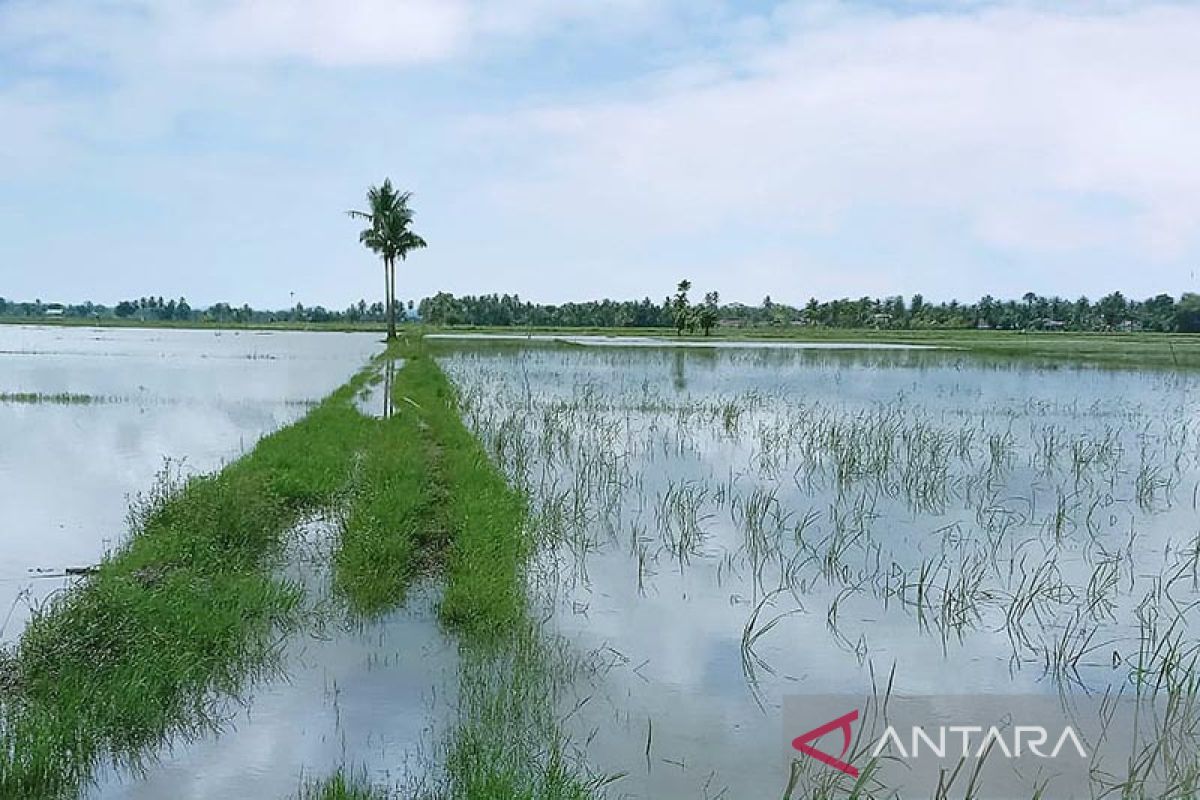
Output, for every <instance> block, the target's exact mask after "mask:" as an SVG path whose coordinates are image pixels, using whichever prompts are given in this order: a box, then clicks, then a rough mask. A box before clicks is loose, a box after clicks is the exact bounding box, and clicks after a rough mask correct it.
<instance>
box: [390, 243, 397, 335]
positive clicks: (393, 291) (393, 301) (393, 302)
mask: <svg viewBox="0 0 1200 800" xmlns="http://www.w3.org/2000/svg"><path fill="white" fill-rule="evenodd" d="M391 305H392V306H396V305H398V303H397V302H396V259H391ZM391 318H392V323H391V330H392V336H395V330H396V312H395V311H394V312H392V315H391Z"/></svg>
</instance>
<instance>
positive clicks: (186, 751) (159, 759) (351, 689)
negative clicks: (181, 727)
mask: <svg viewBox="0 0 1200 800" xmlns="http://www.w3.org/2000/svg"><path fill="white" fill-rule="evenodd" d="M334 531H335V523H332V522H330V521H326V520H313V521H311V522H309V523H308V524H306V525H303V526H301V527H300V529H299V530H297V531H295V532H294V533H293V536H292V537H291V538H290V541H289V547H288V553H287V559H286V561H287V564H288V567H287V572H288V577H289V578H291V579H294V580H297V581H299V582H301V584H302V585H303V586H304V587H305V590H306V595H307V597H308V601H307V608H306V614H305V616H306V624H305V625H304V626H303V629H302V630H301V631H299V632H297V633H295V634H294V635H292V637H291V638H289V639H288V641H287V642H286V643H285V645H284V647H285V651H284V662H283V664H282V666H281V674H280V675H279V676H277V677H276V678H274V679H269V680H266V681H264V682H262V683H261V684H260V685H258V686H255V687H252V689H251V691H250V694H249V695H248V696H246V697H242V698H237V699H236V700H229V701H227V702H226V704H225V708H226V714H225V717H226V718H225V721H224V724H222V725H221V727H220V730H219V731H218V732H215V733H209V734H206V735H204V736H202V737H201V738H200V739H198V740H195V741H175V742H173V743H170V744H169V745H167V746H165V747H163V748H161V749H160V751H159V752H157V753H153V754H148V756H149V757H148V759H147V761H148V764H147V766H146V768H145V770H144V771H143V772H140V773H131V772H130V771H129V770H126V769H123V770H116V769H111V768H110V769H108V770H106V771H104V772H103V773H102V774H100V775H99V776H97V779H96V783H95V786H93V787H92V788H91V789H90V791H89V792H88V794H87V797H88V798H89V800H160V799H161V798H167V797H169V798H178V800H205V799H206V798H214V797H220V798H226V797H228V798H239V797H246V798H286V797H295V796H297V794H298V792H299V790H300V787H301V786H302V784H303V783H304V781H305V779H316V780H320V779H322V778H327V777H328V776H330V775H332V774H334V773H335V772H336V771H338V770H339V769H342V770H345V771H346V772H347V773H348V774H354V775H362V776H365V777H366V778H367V779H368V780H369V781H370V782H371V783H373V784H375V785H378V786H404V787H407V788H412V789H415V788H425V787H427V786H428V785H429V784H430V783H431V782H432V781H434V780H435V778H434V777H433V776H432V773H431V767H430V765H431V764H434V763H437V761H438V757H437V750H438V748H439V747H440V745H441V742H442V741H443V740H444V739H445V736H446V733H447V726H448V724H449V721H450V720H451V719H452V718H453V715H454V709H455V703H456V701H457V669H458V655H457V649H456V648H455V645H454V643H453V642H451V641H450V640H448V639H447V638H446V637H445V636H443V635H442V632H441V630H440V629H439V627H438V623H437V614H436V604H437V600H438V597H439V595H438V590H437V588H436V587H435V586H433V585H431V584H425V583H422V584H418V585H417V586H415V587H413V588H412V589H410V590H409V592H408V595H407V602H406V604H405V608H403V609H400V610H398V611H393V612H390V613H387V614H385V615H383V616H382V617H381V618H379V619H375V620H370V621H362V620H356V621H351V620H349V619H347V617H346V613H345V611H344V606H343V604H341V603H339V602H337V601H336V600H335V599H334V595H333V591H332V582H331V575H330V570H329V565H330V564H331V563H332V552H331V545H332V542H333V536H334Z"/></svg>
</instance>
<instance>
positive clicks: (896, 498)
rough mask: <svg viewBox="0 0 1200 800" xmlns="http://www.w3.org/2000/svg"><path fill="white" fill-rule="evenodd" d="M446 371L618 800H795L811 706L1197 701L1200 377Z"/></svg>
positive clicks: (943, 365) (512, 359) (905, 361)
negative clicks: (832, 702)
mask: <svg viewBox="0 0 1200 800" xmlns="http://www.w3.org/2000/svg"><path fill="white" fill-rule="evenodd" d="M443 347H444V348H445V352H444V353H443V355H442V356H441V363H442V365H443V368H444V369H446V370H447V372H448V374H449V375H450V376H451V377H452V379H453V380H454V381H455V382H456V384H457V385H458V386H459V388H460V390H461V392H462V397H463V414H464V418H465V419H466V421H467V423H468V425H469V426H470V427H471V428H473V429H474V430H475V431H476V432H477V433H478V434H479V435H480V436H481V437H482V438H483V440H484V442H485V444H486V446H487V447H488V449H489V450H490V452H491V453H492V454H493V455H494V457H495V458H496V459H497V460H498V461H499V462H500V463H501V464H502V465H503V467H504V468H505V470H506V471H507V472H508V474H509V475H510V476H511V478H512V479H513V480H514V481H516V482H518V483H519V484H520V485H522V486H523V487H525V488H526V489H527V490H528V492H529V493H530V495H531V497H532V498H533V504H534V511H535V520H536V523H535V524H536V526H537V534H538V538H539V541H540V542H541V544H542V550H541V554H540V557H539V559H538V562H537V567H536V569H535V570H534V575H533V576H532V580H533V582H534V585H535V587H536V589H535V591H536V593H537V595H538V596H539V597H540V598H541V601H542V602H543V603H544V604H545V614H546V618H547V620H548V626H549V628H550V630H552V631H553V632H555V633H557V634H559V635H561V636H562V637H564V638H565V639H566V640H567V641H569V642H570V643H571V644H572V646H573V647H574V649H575V650H576V651H577V652H578V653H580V654H586V656H587V662H588V664H589V667H588V668H587V669H585V670H582V671H581V672H580V673H579V676H578V677H579V680H578V685H577V686H576V688H575V697H574V699H573V701H572V702H571V703H568V708H566V709H564V711H563V713H564V718H565V719H567V720H568V722H569V725H570V728H571V731H572V733H573V738H574V740H575V741H576V742H579V743H586V752H587V758H588V762H589V764H590V766H591V768H592V769H593V770H595V771H597V772H598V773H602V774H612V775H620V776H622V777H621V778H620V779H619V780H618V781H616V782H615V783H613V784H611V786H610V787H609V789H610V792H609V793H610V795H611V796H613V797H631V798H632V797H641V798H666V797H671V798H675V797H726V798H751V797H764V798H765V797H780V796H783V795H784V790H785V787H787V785H788V783H789V773H788V770H787V769H786V768H785V757H784V755H783V752H784V751H785V750H786V741H787V740H786V739H785V738H784V731H783V720H782V716H781V715H782V711H781V709H782V706H783V702H784V698H785V697H787V696H789V695H821V694H834V693H859V694H866V693H869V692H871V691H873V690H872V687H873V686H874V687H879V686H881V685H883V684H888V685H889V691H892V692H894V693H896V694H908V695H927V694H970V693H981V694H1000V695H1010V694H1011V695H1018V694H1020V695H1030V694H1033V695H1045V696H1046V697H1047V698H1055V697H1059V696H1062V695H1064V694H1076V693H1082V694H1087V693H1091V694H1103V693H1105V692H1125V691H1128V692H1134V693H1135V694H1137V695H1139V696H1141V695H1143V694H1151V695H1157V694H1159V693H1162V694H1163V695H1164V696H1168V697H1171V698H1177V697H1180V696H1182V695H1186V696H1187V697H1189V698H1194V696H1195V670H1194V666H1195V659H1196V656H1197V653H1198V652H1200V649H1198V648H1200V644H1198V639H1197V634H1198V633H1200V629H1198V627H1197V623H1196V616H1197V613H1200V612H1198V611H1197V606H1198V604H1200V514H1198V512H1197V504H1198V498H1200V385H1198V384H1200V379H1198V378H1197V376H1194V375H1181V374H1171V373H1165V372H1138V371H1105V370H1099V369H1089V368H1071V367H1050V366H1042V365H1038V364H1031V363H1021V362H1011V361H1004V362H995V361H989V360H986V359H982V358H977V357H972V356H966V355H963V354H957V353H948V352H936V351H927V352H920V351H898V352H885V351H862V352H852V351H845V352H830V351H820V352H806V351H786V350H777V349H776V350H753V349H741V350H734V349H729V350H715V349H714V350H673V351H672V350H662V349H660V350H655V349H639V350H630V349H622V350H614V349H608V348H603V349H601V348H586V347H563V346H550V345H542V346H537V345H529V346H525V347H515V346H512V345H502V346H501V345H496V346H482V345H478V344H476V345H471V344H468V343H458V344H456V345H454V346H453V348H452V349H451V348H450V347H449V346H448V345H444V346H443ZM800 732H801V731H793V732H791V733H790V735H789V737H788V738H789V739H790V736H795V735H797V734H798V733H800ZM834 752H835V754H836V748H835V749H834ZM795 796H811V795H801V794H796V795H795ZM840 796H844V795H840ZM1026 796H1030V795H1026Z"/></svg>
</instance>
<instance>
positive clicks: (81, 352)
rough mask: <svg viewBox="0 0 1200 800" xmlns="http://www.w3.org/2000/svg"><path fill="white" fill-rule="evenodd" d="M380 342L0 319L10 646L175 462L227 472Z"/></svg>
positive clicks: (0, 590)
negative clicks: (133, 498) (70, 571)
mask: <svg viewBox="0 0 1200 800" xmlns="http://www.w3.org/2000/svg"><path fill="white" fill-rule="evenodd" d="M378 351H379V342H378V337H376V336H374V335H372V334H357V333H354V334H348V333H347V334H343V333H306V332H259V331H195V330H162V329H153V330H149V329H148V330H137V329H110V328H75V327H69V328H68V327H42V326H14V325H0V643H3V642H6V641H13V640H15V639H16V638H17V637H18V636H19V635H20V632H21V630H22V629H23V627H24V624H25V621H26V619H27V618H28V614H29V609H30V608H31V606H32V605H33V604H37V603H40V602H42V601H43V600H44V598H45V597H46V596H47V595H48V594H49V593H51V592H53V591H56V590H58V589H61V588H63V587H64V586H66V585H68V581H67V580H66V579H64V578H62V577H50V576H61V575H62V574H63V572H64V570H65V569H67V568H76V567H86V566H89V565H92V564H95V563H96V562H98V561H99V560H100V558H101V557H102V556H103V555H104V553H105V552H106V551H107V550H108V549H110V548H111V547H113V546H114V545H117V544H119V543H120V542H121V541H122V538H123V536H124V535H125V533H126V524H125V515H126V512H127V510H128V499H127V498H128V497H129V496H130V495H133V494H135V493H137V492H142V491H145V490H147V489H149V488H150V487H151V485H152V484H153V482H154V479H155V475H156V473H158V472H160V471H161V470H162V469H163V468H164V463H165V460H167V459H169V460H170V461H171V462H173V463H175V464H177V465H182V468H183V469H184V470H186V471H189V472H196V471H209V470H212V469H215V468H218V467H219V466H220V465H221V464H222V463H224V462H226V461H228V460H230V459H233V458H236V457H237V456H238V455H239V454H241V453H243V452H244V451H245V450H247V449H248V448H250V447H252V446H253V445H254V443H255V442H256V441H257V440H258V439H259V438H260V437H261V436H262V435H263V434H265V433H268V432H270V431H272V430H275V429H277V428H279V427H281V426H283V425H285V424H287V423H288V422H291V421H293V420H295V419H297V418H298V417H300V416H301V415H303V414H304V413H305V411H306V410H307V409H308V407H309V405H310V404H312V403H315V402H316V401H318V400H320V399H321V398H322V397H324V396H325V395H326V394H328V393H329V392H331V391H332V390H333V389H335V388H336V387H338V386H339V385H341V384H342V383H344V382H345V381H346V380H347V379H348V378H349V377H350V376H351V375H352V374H354V373H355V372H356V371H358V370H359V369H360V368H361V367H362V366H363V365H364V364H365V363H366V362H367V360H368V359H369V358H370V357H371V356H372V355H374V354H375V353H377V352H378ZM6 395H8V396H11V395H21V396H25V399H24V400H21V401H19V402H18V401H14V400H6V399H5V396H6ZM29 395H34V396H40V398H41V399H40V400H39V401H37V402H30V401H29V400H30V398H29V397H28V396H29ZM62 395H69V396H70V398H71V400H72V401H71V402H66V401H65V400H66V398H64V397H62ZM82 401H86V402H82ZM43 576H46V577H43Z"/></svg>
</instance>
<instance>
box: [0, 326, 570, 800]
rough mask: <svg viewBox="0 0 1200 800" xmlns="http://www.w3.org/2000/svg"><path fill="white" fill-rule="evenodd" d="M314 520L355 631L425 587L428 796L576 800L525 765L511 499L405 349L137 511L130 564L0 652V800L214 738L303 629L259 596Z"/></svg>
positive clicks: (553, 766)
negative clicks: (446, 702) (408, 591)
mask: <svg viewBox="0 0 1200 800" xmlns="http://www.w3.org/2000/svg"><path fill="white" fill-rule="evenodd" d="M397 357H402V358H404V359H405V363H404V366H403V367H402V368H401V369H400V370H399V372H398V373H397V374H396V377H395V382H394V385H393V386H391V387H390V388H391V391H392V394H393V398H394V407H395V412H394V413H393V414H392V415H391V416H390V417H388V418H386V419H375V418H371V417H367V416H364V415H363V414H361V413H360V412H359V411H358V410H357V409H356V408H355V405H354V398H355V396H356V395H357V394H359V393H360V392H364V391H366V390H367V389H368V388H369V384H371V383H372V382H378V381H379V380H380V378H379V376H378V370H379V369H380V367H381V366H383V364H385V363H386V360H387V359H394V358H397ZM331 510H340V511H341V512H342V514H341V516H342V520H343V523H342V525H341V528H340V538H339V542H338V547H337V549H336V552H335V556H334V561H335V563H334V584H335V588H336V589H337V590H338V591H339V593H340V594H341V595H342V596H344V597H345V599H346V601H347V604H348V606H349V607H350V608H351V609H352V610H354V611H355V612H356V613H359V614H365V615H371V614H378V613H381V612H383V611H386V610H387V609H389V608H392V607H394V606H396V605H398V604H399V603H401V602H402V601H403V595H404V589H405V587H406V586H407V585H408V583H409V582H410V581H411V579H412V578H413V577H414V576H415V575H416V574H418V573H420V572H422V571H427V570H429V569H433V568H439V567H442V566H443V565H444V569H445V575H446V583H447V585H446V591H445V597H444V601H443V603H442V607H441V617H442V619H443V621H444V622H445V624H446V626H447V628H448V629H450V630H452V631H455V632H459V633H461V634H462V642H463V648H464V652H465V654H466V655H467V657H466V658H464V659H463V661H464V667H463V669H464V675H463V682H464V687H466V688H467V691H465V692H464V697H465V698H466V699H465V701H464V706H463V727H462V728H461V730H460V731H459V733H458V734H457V735H456V736H455V738H454V740H453V741H452V742H451V743H449V745H448V752H447V759H448V768H447V783H446V788H445V791H444V794H446V795H447V796H453V797H469V798H492V797H496V798H499V797H506V798H508V797H530V798H533V797H538V798H543V797H545V798H552V797H583V796H585V795H584V792H583V789H582V788H579V784H578V783H577V782H576V780H575V779H574V778H573V777H572V775H571V774H569V773H568V771H567V770H565V768H563V766H562V763H561V760H560V759H557V758H555V759H552V760H550V761H548V762H547V761H543V760H540V757H541V754H543V753H545V752H548V751H547V748H546V743H547V741H549V740H550V739H553V740H554V741H557V738H556V737H557V730H556V729H555V728H554V726H553V716H552V714H551V713H550V709H549V706H548V698H549V697H551V696H552V694H551V693H549V692H547V690H546V689H547V687H546V682H547V681H548V680H550V677H551V676H552V675H553V670H552V668H551V667H550V666H549V665H548V663H547V662H546V660H545V659H540V660H539V659H538V658H537V656H538V654H540V653H541V652H542V644H541V642H540V640H539V638H538V637H537V635H536V632H531V631H532V623H531V622H530V621H529V620H528V618H527V615H526V613H525V595H524V588H523V582H522V564H523V561H524V558H525V556H526V554H527V553H528V550H529V545H528V538H527V536H528V535H527V531H526V527H525V524H524V522H525V502H524V498H523V497H522V496H521V495H520V494H519V493H517V492H516V491H514V490H513V489H512V488H511V487H509V486H508V484H507V483H506V482H505V480H504V478H503V476H502V475H501V474H500V473H499V471H498V470H497V469H496V468H495V467H494V465H492V464H491V463H490V461H489V460H488V459H487V457H486V455H485V454H484V452H483V449H482V447H481V446H480V445H479V443H478V441H477V440H476V439H475V437H473V436H472V435H471V434H470V433H469V432H468V431H467V430H466V428H465V427H464V426H463V425H462V422H461V421H460V420H459V418H458V415H457V412H456V411H455V402H454V392H453V389H452V387H451V386H450V384H449V382H448V381H447V380H446V378H445V376H444V375H443V374H442V372H441V370H440V369H439V368H438V367H437V365H436V364H435V363H434V361H433V360H432V358H429V357H428V356H426V355H425V354H424V352H423V347H422V346H421V343H420V341H419V339H418V340H414V341H413V342H411V343H409V344H407V345H399V346H396V347H394V348H392V349H391V350H390V351H389V352H388V353H387V354H386V356H385V357H384V358H381V359H380V360H378V361H377V362H376V363H375V364H374V365H373V366H372V368H371V369H368V370H366V371H364V372H362V373H360V374H359V375H357V376H355V378H354V379H352V380H351V381H350V382H349V383H347V384H346V385H345V386H343V387H342V388H340V389H338V390H337V391H336V392H334V393H333V394H332V395H331V396H330V397H329V398H327V399H326V400H325V401H324V402H322V403H321V404H320V405H319V406H317V407H316V408H314V409H313V410H312V411H311V412H310V413H309V414H308V415H307V416H306V417H304V418H303V419H302V420H300V421H298V422H296V423H295V424H293V425H291V426H289V427H287V428H284V429H283V430H281V431H279V432H277V433H275V434H273V435H271V436H268V437H266V438H264V439H263V440H262V441H260V442H259V443H258V445H257V446H256V447H255V448H254V449H253V450H252V451H251V452H250V453H248V454H246V455H245V456H243V457H242V458H240V459H239V460H237V461H235V462H233V463H232V464H230V465H229V466H227V467H226V468H225V469H223V470H221V471H220V472H218V473H216V474H214V475H210V476H205V477H198V478H193V479H191V480H189V481H187V482H186V483H185V484H183V485H181V486H168V485H164V486H160V487H158V488H157V489H156V490H155V491H153V492H151V494H150V495H149V496H148V497H147V498H145V499H144V500H143V501H142V502H141V504H140V505H139V506H138V507H137V508H136V509H135V512H134V513H132V514H131V536H130V538H129V540H128V542H127V543H126V544H125V545H124V546H123V547H122V548H120V549H119V550H118V551H116V552H115V553H114V554H113V555H111V556H110V557H109V558H107V559H106V560H105V561H104V563H103V564H102V565H100V567H99V569H98V571H97V572H96V574H94V575H93V576H91V577H89V578H88V579H87V580H86V581H85V582H84V583H82V584H81V585H79V586H78V587H76V588H75V589H74V590H73V591H70V592H67V593H64V594H62V595H60V596H58V597H57V598H56V599H54V600H53V601H52V602H51V603H50V604H49V605H48V606H47V607H45V608H43V609H41V610H39V611H38V612H37V613H35V615H34V617H33V619H32V620H31V622H30V623H29V625H28V627H27V629H26V631H25V633H24V635H23V636H22V637H21V640H20V642H19V643H18V645H17V646H16V647H15V648H13V649H12V650H10V651H0V797H22V798H37V797H60V796H71V795H74V794H76V793H77V792H78V791H79V789H80V787H82V786H83V785H85V784H86V782H87V780H88V778H89V776H90V775H91V774H92V772H93V770H94V769H95V768H96V766H97V765H98V764H99V763H101V762H102V761H103V760H107V759H113V760H115V761H117V762H118V763H122V764H125V765H129V766H136V765H138V764H140V763H142V762H143V761H144V759H145V758H146V757H147V756H148V755H150V754H152V753H153V751H154V750H155V749H156V748H157V747H159V746H160V745H162V744H163V743H164V742H165V741H167V740H168V739H169V738H171V737H180V736H181V737H184V738H186V737H189V736H194V735H197V734H199V733H202V732H204V731H207V730H210V729H212V728H214V727H216V726H218V725H219V724H220V720H219V716H218V714H217V710H218V708H219V698H221V697H227V696H231V695H232V696H236V695H238V694H239V692H241V691H242V690H243V689H244V688H245V687H246V686H247V685H248V683H249V682H252V681H253V680H255V679H258V678H260V677H262V676H264V675H266V674H269V673H270V671H271V670H272V669H274V668H276V666H277V658H276V657H277V656H278V653H279V650H280V644H281V641H282V640H283V638H284V637H285V636H286V635H287V633H288V632H289V631H290V630H292V629H294V628H295V627H296V626H298V625H301V624H302V623H303V620H302V619H300V617H299V608H300V601H301V599H302V597H301V593H302V590H301V589H300V588H299V587H298V586H296V585H295V584H292V583H289V582H287V581H285V580H282V579H281V578H279V577H278V574H279V570H278V569H277V567H278V566H279V559H280V554H281V550H282V544H283V542H284V540H285V538H286V535H287V533H288V531H289V530H291V529H292V528H293V527H294V526H295V525H296V524H297V523H298V522H300V521H301V520H302V519H303V518H304V517H305V516H307V515H311V514H314V513H318V512H322V511H326V512H327V511H331ZM472 687H474V688H473V689H472ZM534 701H536V702H534ZM517 704H521V705H522V707H517ZM525 704H528V706H529V707H524V705H525ZM489 712H490V713H489ZM506 715H507V716H506ZM534 717H536V719H534ZM522 720H532V721H531V722H530V723H529V724H528V725H527V726H526V727H524V728H522V727H521V724H522ZM481 751H482V752H481ZM550 751H553V748H550ZM467 752H469V753H470V754H471V758H468V757H467V756H466V755H465V754H466V753H467ZM474 757H480V758H483V759H485V760H484V761H482V762H479V763H476V762H475V761H474V760H473V758H474ZM539 764H541V766H539ZM338 780H340V781H341V783H342V789H344V790H345V791H344V792H343V794H342V795H338V794H333V795H331V796H334V797H336V796H348V797H354V796H358V795H355V794H353V793H350V794H347V793H345V792H348V791H350V790H353V791H358V792H363V793H369V792H371V791H373V790H371V789H370V788H369V787H365V786H364V787H358V788H355V787H354V786H350V785H347V784H345V778H344V777H340V776H335V778H334V779H333V782H332V783H331V786H333V788H332V789H331V791H335V792H336V791H341V790H339V789H338V786H337V783H336V782H337V781H338ZM547 787H549V789H547ZM576 789H578V791H576ZM366 796H369V794H367V795H366Z"/></svg>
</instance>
